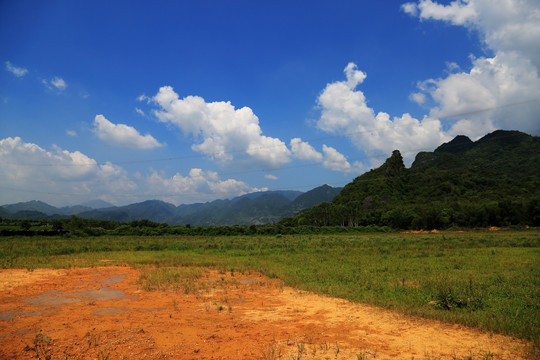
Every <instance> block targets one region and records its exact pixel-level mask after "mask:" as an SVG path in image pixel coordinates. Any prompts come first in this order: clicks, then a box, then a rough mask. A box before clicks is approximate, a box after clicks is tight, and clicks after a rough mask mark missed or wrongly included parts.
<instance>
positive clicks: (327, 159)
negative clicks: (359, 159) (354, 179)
mask: <svg viewBox="0 0 540 360" xmlns="http://www.w3.org/2000/svg"><path fill="white" fill-rule="evenodd" d="M323 153H324V161H323V165H324V166H325V167H327V168H329V169H332V170H334V171H341V172H350V171H351V164H349V162H348V161H347V159H346V158H345V156H344V155H343V154H341V153H339V152H338V151H337V150H336V149H334V148H333V147H330V146H326V145H323Z"/></svg>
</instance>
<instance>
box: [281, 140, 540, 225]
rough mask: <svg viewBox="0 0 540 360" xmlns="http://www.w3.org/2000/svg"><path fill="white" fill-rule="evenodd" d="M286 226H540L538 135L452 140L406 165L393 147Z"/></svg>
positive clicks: (539, 146) (539, 142)
mask: <svg viewBox="0 0 540 360" xmlns="http://www.w3.org/2000/svg"><path fill="white" fill-rule="evenodd" d="M284 222H285V223H287V224H289V225H346V226H360V225H363V226H365V225H370V224H377V225H386V226H391V227H394V228H401V229H404V228H405V229H406V228H415V229H420V228H424V229H426V228H448V227H451V226H458V227H476V226H482V227H485V226H508V225H531V226H538V225H540V138H539V137H536V136H530V135H527V134H524V133H521V132H518V131H502V130H498V131H495V132H493V133H490V134H488V135H486V136H484V137H483V138H481V139H479V140H478V141H476V142H473V141H471V140H470V139H469V138H467V137H465V136H458V137H456V138H455V139H453V140H452V141H450V142H448V143H445V144H443V145H441V146H440V147H438V148H437V149H436V150H435V151H433V152H421V153H419V154H418V155H417V156H416V159H415V161H414V162H413V164H412V166H411V167H410V168H408V169H407V168H405V166H404V164H403V159H402V157H401V154H400V152H399V151H398V150H395V151H394V152H393V153H392V156H391V157H390V158H388V159H387V160H386V162H385V163H384V164H383V165H382V166H380V167H379V168H377V169H375V170H372V171H370V172H367V173H365V174H363V175H361V176H359V177H357V178H356V179H354V181H352V182H351V183H350V184H348V185H346V186H345V187H344V188H343V190H342V191H341V193H340V194H339V195H338V196H336V197H335V198H334V200H333V201H332V202H327V203H322V204H320V205H318V206H315V207H313V208H312V209H310V210H309V211H306V212H303V213H300V214H298V215H297V216H295V217H294V218H293V219H287V220H286V221H284Z"/></svg>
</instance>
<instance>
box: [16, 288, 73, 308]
mask: <svg viewBox="0 0 540 360" xmlns="http://www.w3.org/2000/svg"><path fill="white" fill-rule="evenodd" d="M79 301H81V300H79V299H73V298H70V297H66V296H65V294H64V293H62V292H60V291H54V290H52V291H47V292H44V293H43V294H40V295H38V296H36V297H33V298H30V299H25V300H23V302H25V303H28V304H30V305H32V306H59V305H64V304H73V303H76V302H79Z"/></svg>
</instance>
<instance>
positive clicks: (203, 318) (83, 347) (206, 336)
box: [0, 267, 527, 359]
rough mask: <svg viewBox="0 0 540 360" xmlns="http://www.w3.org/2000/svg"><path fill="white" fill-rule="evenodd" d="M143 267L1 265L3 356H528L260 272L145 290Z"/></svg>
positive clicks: (506, 344) (509, 341)
mask: <svg viewBox="0 0 540 360" xmlns="http://www.w3.org/2000/svg"><path fill="white" fill-rule="evenodd" d="M138 278H139V270H137V269H134V268H131V267H100V268H78V269H70V270H49V269H41V270H35V271H33V272H29V271H26V270H1V271H0V359H35V358H36V351H49V352H48V354H49V355H52V359H66V358H68V359H106V358H107V356H108V358H109V359H299V358H301V359H357V358H358V355H359V354H361V355H363V356H364V358H367V359H372V358H375V359H395V358H398V359H427V358H429V359H447V358H448V359H465V358H468V357H469V356H470V357H472V358H473V359H484V358H486V356H487V358H492V359H520V358H525V355H524V354H525V351H526V347H527V344H525V343H524V342H522V341H519V340H516V339H513V338H510V337H504V336H500V335H490V334H486V333H482V332H480V331H477V330H471V329H468V328H464V327H461V326H458V325H451V324H444V323H440V322H436V321H429V320H424V319H415V318H410V317H407V316H403V315H400V314H397V313H395V312H391V311H386V310H381V309H379V308H375V307H371V306H366V305H362V304H355V303H351V302H348V301H345V300H341V299H335V298H329V297H324V296H319V295H315V294H311V293H307V292H301V291H298V290H294V289H292V288H288V287H284V286H283V285H282V284H281V283H280V282H279V281H278V280H275V279H268V278H265V277H262V276H260V275H259V274H254V273H251V274H244V275H242V274H240V273H234V274H231V273H229V272H227V273H226V274H223V273H219V272H217V271H215V270H207V271H205V272H204V275H203V277H202V278H201V279H200V280H198V283H197V291H195V292H194V293H193V292H190V293H189V294H184V292H183V291H177V292H174V291H168V292H160V291H152V292H149V291H143V290H141V285H140V284H138ZM40 330H41V332H40ZM36 343H40V344H41V345H40V346H37V348H39V349H37V350H36V349H35V348H36ZM491 355H493V357H489V356H491Z"/></svg>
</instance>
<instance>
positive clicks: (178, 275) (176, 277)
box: [139, 267, 203, 294]
mask: <svg viewBox="0 0 540 360" xmlns="http://www.w3.org/2000/svg"><path fill="white" fill-rule="evenodd" d="M202 274H203V271H202V270H201V269H200V268H197V267H173V268H170V267H160V268H150V269H149V268H143V269H141V275H140V277H139V283H140V284H141V285H142V288H143V290H147V291H165V290H174V291H178V290H181V291H182V292H183V293H184V294H189V293H193V292H197V290H198V286H197V281H196V280H197V279H199V278H200V277H201V276H202Z"/></svg>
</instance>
